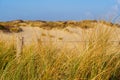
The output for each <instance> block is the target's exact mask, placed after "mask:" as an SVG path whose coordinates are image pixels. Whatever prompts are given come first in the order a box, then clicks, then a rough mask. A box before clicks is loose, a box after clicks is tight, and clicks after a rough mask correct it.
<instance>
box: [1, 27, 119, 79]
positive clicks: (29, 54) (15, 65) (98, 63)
mask: <svg viewBox="0 0 120 80" xmlns="http://www.w3.org/2000/svg"><path fill="white" fill-rule="evenodd" d="M81 37H82V38H83V39H84V38H85V40H87V42H83V43H82V44H79V43H78V44H77V45H78V47H75V48H73V49H69V48H67V46H66V45H64V44H63V45H62V47H58V46H56V44H53V43H52V42H49V43H47V44H44V43H43V42H41V40H39V43H38V44H37V45H29V46H24V47H23V50H22V53H21V54H20V56H19V57H17V56H16V54H17V47H16V42H15V41H13V42H8V43H7V42H5V41H3V40H2V39H0V80H119V79H120V44H119V43H117V45H116V44H114V43H113V42H111V38H112V37H114V36H113V29H110V28H104V27H100V28H96V29H95V30H94V31H92V32H91V33H89V36H85V35H84V34H83V36H81Z"/></svg>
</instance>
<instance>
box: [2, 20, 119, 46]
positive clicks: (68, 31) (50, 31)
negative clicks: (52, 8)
mask: <svg viewBox="0 0 120 80" xmlns="http://www.w3.org/2000/svg"><path fill="white" fill-rule="evenodd" d="M103 27H104V28H105V27H106V28H110V29H114V30H115V31H113V35H118V36H117V37H115V38H113V39H112V41H116V40H120V25H118V24H113V23H111V22H106V21H102V20H101V21H97V20H84V21H56V22H52V21H41V20H36V21H29V20H28V21H23V20H14V21H8V22H0V30H1V33H0V37H1V39H4V40H6V41H10V40H12V39H13V38H14V39H15V37H16V36H17V37H24V44H30V43H37V42H38V41H39V40H40V41H43V42H45V43H46V42H49V41H52V42H54V43H57V44H58V42H59V43H62V44H65V43H66V44H67V45H69V46H73V45H76V44H78V42H81V41H83V39H81V36H86V35H87V36H89V34H90V33H91V32H93V31H95V30H96V29H97V28H103ZM84 41H86V40H84ZM73 43H74V44H73ZM58 45H61V44H58Z"/></svg>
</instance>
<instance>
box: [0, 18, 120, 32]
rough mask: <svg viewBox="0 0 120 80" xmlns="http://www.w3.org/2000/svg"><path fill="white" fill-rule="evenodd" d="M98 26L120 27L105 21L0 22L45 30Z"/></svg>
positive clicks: (4, 24) (1, 23) (0, 23)
mask: <svg viewBox="0 0 120 80" xmlns="http://www.w3.org/2000/svg"><path fill="white" fill-rule="evenodd" d="M97 24H104V25H106V26H110V27H120V25H119V24H113V23H111V22H106V21H104V20H98V21H97V20H83V21H56V22H52V21H41V20H37V21H23V20H15V21H8V22H0V25H3V26H6V25H9V26H14V27H17V28H18V27H20V26H24V27H26V26H27V27H28V26H32V27H40V28H44V29H48V30H49V29H52V28H58V29H63V28H66V27H80V28H83V29H88V28H94V27H96V25H97Z"/></svg>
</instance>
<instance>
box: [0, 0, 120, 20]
mask: <svg viewBox="0 0 120 80" xmlns="http://www.w3.org/2000/svg"><path fill="white" fill-rule="evenodd" d="M119 5H120V0H0V21H8V20H16V19H23V20H53V21H55V20H81V19H99V18H104V19H107V18H112V17H113V16H117V15H119V10H120V6H119Z"/></svg>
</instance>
